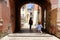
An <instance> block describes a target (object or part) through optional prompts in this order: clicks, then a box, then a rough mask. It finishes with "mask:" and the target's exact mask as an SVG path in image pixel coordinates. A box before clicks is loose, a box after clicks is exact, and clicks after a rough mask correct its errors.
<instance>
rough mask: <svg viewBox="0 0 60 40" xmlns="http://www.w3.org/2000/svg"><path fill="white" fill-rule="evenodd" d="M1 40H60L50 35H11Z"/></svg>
mask: <svg viewBox="0 0 60 40" xmlns="http://www.w3.org/2000/svg"><path fill="white" fill-rule="evenodd" d="M0 40H60V39H58V38H57V37H55V36H53V35H50V34H40V33H15V34H9V35H7V36H5V37H4V38H2V39H0Z"/></svg>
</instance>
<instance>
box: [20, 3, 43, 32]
mask: <svg viewBox="0 0 60 40" xmlns="http://www.w3.org/2000/svg"><path fill="white" fill-rule="evenodd" d="M20 10H21V31H22V30H25V32H29V28H30V26H29V19H30V18H32V21H33V25H32V27H31V29H32V31H33V30H34V29H35V30H36V26H37V24H38V21H39V22H42V17H41V16H43V15H42V12H41V7H40V6H39V5H37V4H34V3H28V4H25V5H23V6H22V7H21V9H20ZM35 30H34V31H35ZM34 31H33V32H34ZM22 32H24V31H22Z"/></svg>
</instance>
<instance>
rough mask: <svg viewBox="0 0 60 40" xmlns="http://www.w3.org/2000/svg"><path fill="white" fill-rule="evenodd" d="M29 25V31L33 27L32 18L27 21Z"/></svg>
mask: <svg viewBox="0 0 60 40" xmlns="http://www.w3.org/2000/svg"><path fill="white" fill-rule="evenodd" d="M29 25H30V30H31V26H32V25H33V20H32V17H30V19H29Z"/></svg>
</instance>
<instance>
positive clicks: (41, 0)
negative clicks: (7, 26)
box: [16, 0, 50, 7]
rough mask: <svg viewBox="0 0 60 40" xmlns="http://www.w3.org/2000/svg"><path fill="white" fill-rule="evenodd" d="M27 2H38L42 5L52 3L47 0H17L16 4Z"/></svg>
mask: <svg viewBox="0 0 60 40" xmlns="http://www.w3.org/2000/svg"><path fill="white" fill-rule="evenodd" d="M27 3H36V4H38V5H40V6H45V7H46V6H47V5H50V2H48V1H47V0H16V4H17V5H24V4H27Z"/></svg>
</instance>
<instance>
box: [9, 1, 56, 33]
mask: <svg viewBox="0 0 60 40" xmlns="http://www.w3.org/2000/svg"><path fill="white" fill-rule="evenodd" d="M27 3H35V4H38V5H39V6H40V7H41V12H42V15H43V16H42V25H43V26H44V15H45V12H46V30H47V31H48V32H49V33H52V30H53V28H52V26H53V27H54V31H53V33H56V30H55V29H56V18H55V19H52V16H53V15H52V12H51V3H50V1H49V0H41V1H40V0H15V1H14V0H13V1H12V2H11V0H10V5H12V6H11V11H14V13H12V15H11V16H12V19H11V20H12V24H13V25H12V26H13V32H14V33H18V31H20V29H21V10H20V9H21V7H22V6H23V5H24V4H27ZM13 5H14V6H13ZM13 17H14V19H13ZM54 17H55V16H54ZM54 17H53V18H54Z"/></svg>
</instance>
